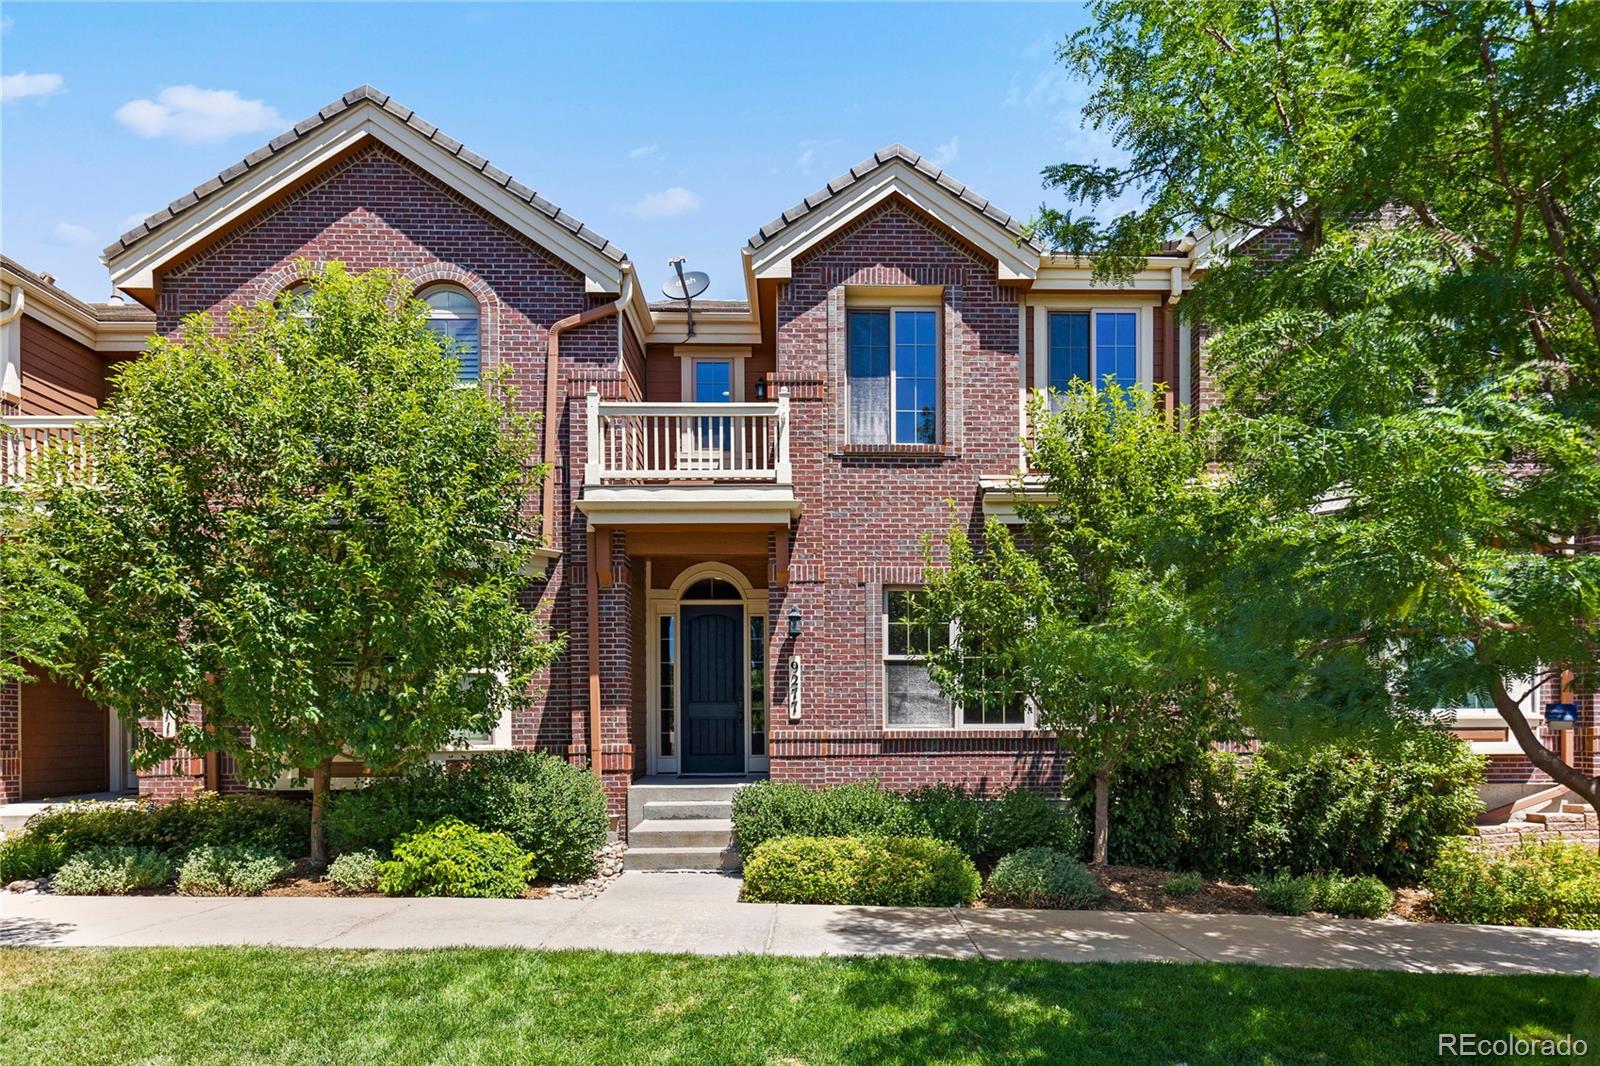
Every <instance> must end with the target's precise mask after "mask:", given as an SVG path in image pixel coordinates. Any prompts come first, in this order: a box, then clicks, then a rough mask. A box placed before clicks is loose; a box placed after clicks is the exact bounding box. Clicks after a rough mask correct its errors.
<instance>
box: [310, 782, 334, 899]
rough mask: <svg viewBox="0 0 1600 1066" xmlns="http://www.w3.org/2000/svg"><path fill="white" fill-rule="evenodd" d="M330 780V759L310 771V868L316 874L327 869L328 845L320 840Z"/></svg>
mask: <svg viewBox="0 0 1600 1066" xmlns="http://www.w3.org/2000/svg"><path fill="white" fill-rule="evenodd" d="M332 778H333V760H332V759H323V760H322V761H321V762H319V763H317V765H316V766H315V767H314V768H313V769H312V771H311V868H312V869H313V870H315V871H317V872H318V873H321V872H322V871H323V870H326V869H327V868H328V845H327V843H326V842H325V841H324V840H323V838H322V815H323V812H324V811H326V810H327V808H328V787H329V784H330V783H331V781H332Z"/></svg>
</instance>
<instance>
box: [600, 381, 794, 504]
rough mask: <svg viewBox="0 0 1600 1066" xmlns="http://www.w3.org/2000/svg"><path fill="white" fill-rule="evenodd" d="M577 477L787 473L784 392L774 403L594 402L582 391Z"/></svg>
mask: <svg viewBox="0 0 1600 1066" xmlns="http://www.w3.org/2000/svg"><path fill="white" fill-rule="evenodd" d="M588 440H589V455H588V460H587V462H586V463H585V465H584V477H583V480H584V484H586V485H603V484H608V483H612V484H614V483H618V482H646V481H746V482H748V481H769V482H774V483H776V484H780V485H787V484H789V483H790V482H791V481H792V480H793V475H792V473H791V467H790V464H789V394H788V390H784V391H782V392H780V393H779V394H778V401H777V402H776V403H610V402H606V403H602V402H601V400H600V394H599V393H598V392H596V391H595V390H593V389H590V390H589V397H588Z"/></svg>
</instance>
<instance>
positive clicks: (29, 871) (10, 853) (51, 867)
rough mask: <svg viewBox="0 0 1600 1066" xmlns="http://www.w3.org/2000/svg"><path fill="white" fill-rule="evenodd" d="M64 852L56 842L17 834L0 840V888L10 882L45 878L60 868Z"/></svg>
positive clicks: (28, 834) (59, 843)
mask: <svg viewBox="0 0 1600 1066" xmlns="http://www.w3.org/2000/svg"><path fill="white" fill-rule="evenodd" d="M66 857H67V849H66V848H65V847H64V846H63V845H62V844H61V842H60V841H59V840H52V839H50V838H49V837H43V836H35V835H33V834H31V833H21V834H18V835H17V836H9V837H6V839H5V840H0V888H4V887H5V886H6V885H8V884H10V883H11V882H12V881H20V880H23V879H26V880H30V881H31V880H35V879H37V878H40V877H47V876H49V875H50V874H53V873H55V872H56V870H58V869H60V867H61V863H62V862H63V860H65V859H66Z"/></svg>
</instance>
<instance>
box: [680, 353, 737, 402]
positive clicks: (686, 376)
mask: <svg viewBox="0 0 1600 1066" xmlns="http://www.w3.org/2000/svg"><path fill="white" fill-rule="evenodd" d="M744 361H745V356H743V355H728V354H719V355H687V356H683V357H681V358H680V359H679V362H680V363H682V364H683V370H682V375H683V380H682V383H681V385H680V392H679V395H680V396H682V397H683V401H684V402H685V403H696V402H698V401H696V400H695V399H694V368H695V366H696V365H698V364H700V363H727V364H728V392H729V396H728V402H729V403H740V402H742V401H743V400H744Z"/></svg>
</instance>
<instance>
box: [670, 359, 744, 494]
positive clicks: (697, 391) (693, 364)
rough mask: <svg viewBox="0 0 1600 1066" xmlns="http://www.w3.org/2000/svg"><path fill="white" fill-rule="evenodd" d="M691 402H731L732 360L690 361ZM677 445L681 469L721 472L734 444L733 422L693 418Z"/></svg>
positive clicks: (724, 419)
mask: <svg viewBox="0 0 1600 1066" xmlns="http://www.w3.org/2000/svg"><path fill="white" fill-rule="evenodd" d="M689 384H690V394H689V399H690V402H691V403H697V404H712V403H732V402H733V393H734V384H735V374H734V365H733V360H732V359H692V360H691V361H690V365H689ZM684 434H685V437H686V438H687V439H685V440H684V441H683V442H682V443H681V445H680V451H681V454H682V458H683V466H684V467H685V468H686V469H689V470H724V469H727V467H728V451H729V448H730V447H731V446H732V442H733V421H732V419H728V418H694V419H690V420H689V421H688V422H687V423H686V424H685V427H684Z"/></svg>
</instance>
